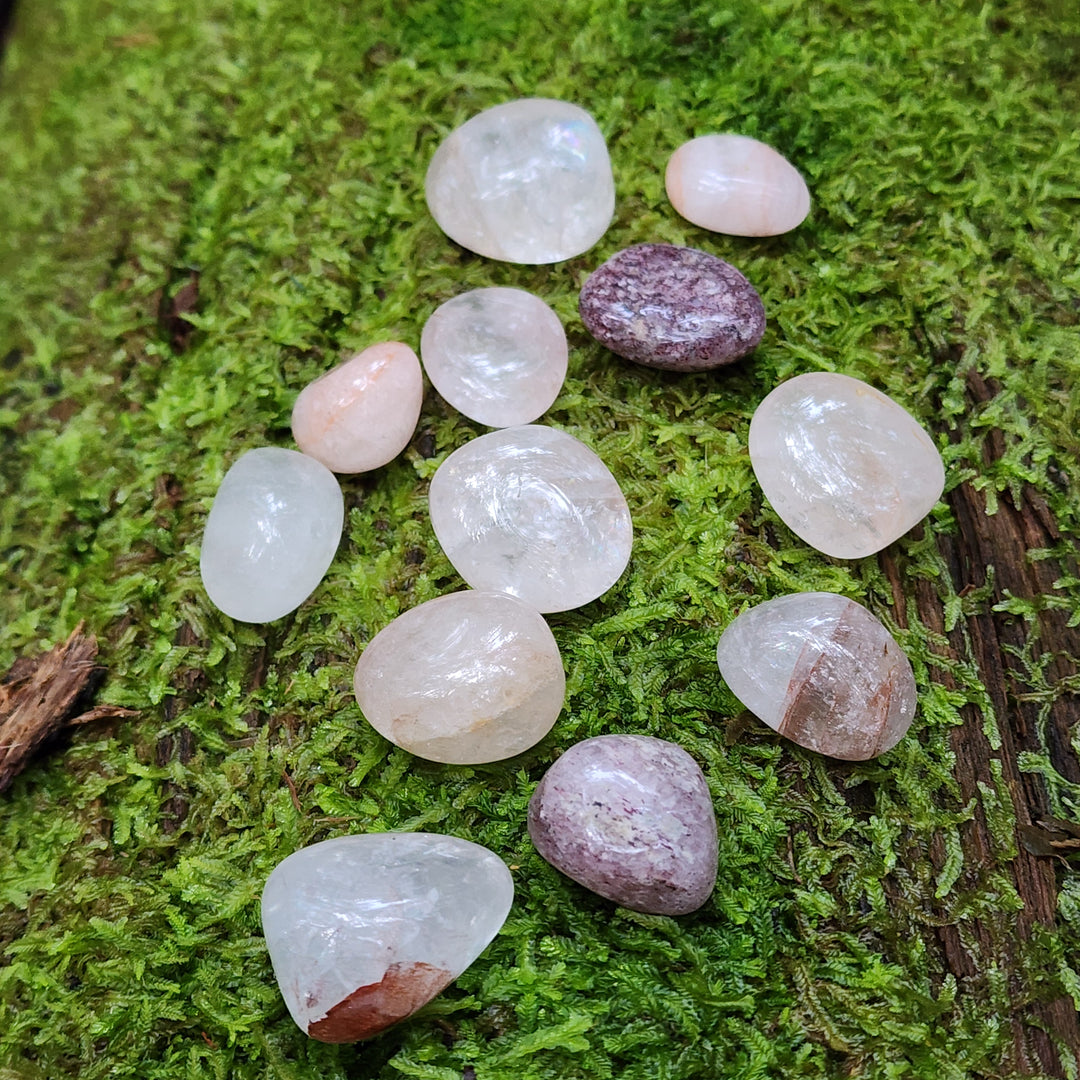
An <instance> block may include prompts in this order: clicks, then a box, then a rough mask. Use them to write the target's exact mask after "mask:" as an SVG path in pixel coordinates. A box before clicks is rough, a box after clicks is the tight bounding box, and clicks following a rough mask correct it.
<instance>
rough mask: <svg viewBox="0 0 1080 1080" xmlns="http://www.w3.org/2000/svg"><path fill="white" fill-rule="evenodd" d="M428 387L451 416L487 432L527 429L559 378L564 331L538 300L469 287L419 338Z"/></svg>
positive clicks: (552, 394)
mask: <svg viewBox="0 0 1080 1080" xmlns="http://www.w3.org/2000/svg"><path fill="white" fill-rule="evenodd" d="M420 355H421V357H422V358H423V361H424V370H425V371H426V372H427V373H428V378H429V379H431V383H432V385H433V386H434V387H435V389H436V390H438V391H439V393H440V394H442V396H443V397H444V398H446V400H447V401H448V402H449V403H450V404H451V405H453V406H454V408H455V409H457V410H458V411H459V412H461V413H464V414H465V416H467V417H469V418H470V419H471V420H477V421H479V422H480V423H481V424H487V425H488V426H489V427H510V426H511V425H513V424H529V423H532V421H533V420H536V419H537V418H538V417H539V416H542V415H543V414H544V413H545V412H547V410H548V409H549V408H550V407H551V405H552V403H553V402H554V401H555V399H556V398H557V397H558V396H559V391H560V390H561V389H562V385H563V381H564V380H565V379H566V365H567V355H568V350H567V345H566V331H564V330H563V325H562V323H561V322H560V321H559V316H558V315H556V314H555V312H554V311H552V310H551V308H549V307H548V306H547V304H545V303H544V301H543V300H541V299H540V297H538V296H534V295H533V294H532V293H528V292H525V291H524V290H522V289H502V288H495V289H474V290H473V291H472V292H467V293H463V294H462V295H461V296H455V297H454V298H453V300H448V301H447V302H446V303H445V304H443V305H442V306H441V307H438V308H436V310H435V312H434V313H433V314H432V316H431V318H430V319H428V321H427V323H426V324H425V325H424V331H423V333H422V334H421V336H420Z"/></svg>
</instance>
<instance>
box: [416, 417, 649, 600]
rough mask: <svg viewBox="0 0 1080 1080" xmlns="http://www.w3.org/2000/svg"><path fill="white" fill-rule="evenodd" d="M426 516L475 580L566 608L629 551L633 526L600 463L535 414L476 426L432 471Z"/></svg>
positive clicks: (615, 569)
mask: <svg viewBox="0 0 1080 1080" xmlns="http://www.w3.org/2000/svg"><path fill="white" fill-rule="evenodd" d="M430 510H431V524H432V526H433V527H434V529H435V535H436V537H438V540H439V543H440V544H441V545H442V548H443V551H444V552H446V556H447V558H448V559H449V560H450V562H451V563H453V565H454V569H455V570H457V572H458V573H459V574H460V575H461V576H462V577H463V578H464V579H465V580H466V582H468V583H469V585H471V586H472V587H473V588H474V589H491V590H494V591H495V592H506V593H510V594H511V595H513V596H518V597H520V598H521V599H522V600H524V601H525V602H526V603H528V604H531V605H532V606H533V607H534V608H536V609H537V611H542V612H552V611H567V610H569V609H570V608H576V607H580V606H581V605H582V604H587V603H589V602H590V601H592V600H595V599H596V598H597V597H599V596H602V595H603V594H604V593H605V592H607V590H608V589H610V588H611V586H612V585H614V584H615V582H616V581H618V580H619V577H620V576H621V574H622V572H623V570H624V569H625V568H626V564H627V563H628V562H629V560H630V548H631V544H632V540H633V528H632V525H631V522H630V511H629V508H628V507H627V505H626V499H625V497H624V496H623V493H622V492H621V491H620V490H619V485H618V483H617V482H616V480H615V478H614V477H613V476H612V475H611V472H610V471H609V470H608V467H607V466H606V465H605V464H604V463H603V462H602V461H601V460H600V458H599V457H597V456H596V454H594V453H593V451H592V450H590V449H589V448H588V447H587V446H585V444H584V443H582V442H579V441H578V440H577V439H575V438H574V437H573V436H572V435H568V434H567V433H566V432H565V431H559V430H557V429H555V428H550V427H544V426H542V425H539V424H527V425H524V426H522V427H512V428H504V429H502V430H501V431H492V432H490V433H489V434H487V435H481V436H480V438H478V439H473V440H472V442H469V443H466V444H465V445H464V446H462V447H460V448H459V449H457V450H455V451H454V452H453V453H452V454H451V455H450V456H449V457H448V458H447V459H446V460H445V461H444V462H443V463H442V464H441V465H440V466H439V468H438V470H437V471H436V473H435V475H434V476H433V477H432V480H431V490H430Z"/></svg>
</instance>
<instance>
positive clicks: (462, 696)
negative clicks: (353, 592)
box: [353, 590, 566, 765]
mask: <svg viewBox="0 0 1080 1080" xmlns="http://www.w3.org/2000/svg"><path fill="white" fill-rule="evenodd" d="M353 688H354V689H355V691H356V700H357V701H358V702H359V704H360V708H361V710H362V711H363V713H364V716H365V717H366V718H367V720H368V722H369V723H370V724H371V726H372V727H373V728H375V730H376V731H378V732H379V734H381V735H384V736H385V737H386V738H387V739H389V740H390V741H391V742H393V743H395V744H397V745H398V746H400V747H401V748H402V749H404V750H408V751H409V753H411V754H416V755H417V756H418V757H422V758H427V759H428V760H429V761H440V762H445V763H447V764H452V765H475V764H478V763H480V762H485V761H500V760H501V759H503V758H508V757H512V756H513V755H514V754H520V753H522V752H523V751H525V750H528V749H529V747H530V746H532V745H533V744H535V743H537V742H539V741H540V740H541V739H542V738H543V737H544V736H545V735H546V734H547V733H548V732H549V731H550V730H551V726H552V724H554V723H555V720H556V719H557V717H558V715H559V713H560V711H561V710H562V707H563V699H564V697H565V696H566V676H565V675H564V674H563V665H562V657H561V656H560V654H559V647H558V645H556V644H555V638H554V637H553V635H552V633H551V630H550V629H549V628H548V624H547V623H546V622H545V621H544V619H543V616H541V615H540V614H539V613H538V612H537V611H535V610H534V609H533V608H531V607H530V606H529V605H528V604H526V603H525V602H524V601H522V600H518V599H517V598H516V597H513V596H510V595H508V594H507V593H495V592H483V591H473V590H468V591H466V592H458V593H451V594H450V595H448V596H440V597H437V598H436V599H434V600H428V601H427V602H426V603H423V604H420V605H419V606H418V607H414V608H412V609H411V610H409V611H407V612H405V614H404V615H399V616H398V617H397V618H396V619H395V620H394V621H393V622H392V623H390V625H389V626H387V627H385V628H384V629H382V630H380V631H379V633H377V634H376V635H375V637H373V638H372V639H371V641H370V642H369V643H368V645H367V647H366V648H365V649H364V652H363V654H362V655H361V657H360V659H359V661H358V662H357V665H356V673H355V676H354V678H353Z"/></svg>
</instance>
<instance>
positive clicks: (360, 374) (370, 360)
mask: <svg viewBox="0 0 1080 1080" xmlns="http://www.w3.org/2000/svg"><path fill="white" fill-rule="evenodd" d="M423 400H424V377H423V374H422V373H421V371H420V361H419V360H418V359H417V357H416V353H414V352H413V351H412V349H410V348H409V346H408V345H403V344H402V343H401V342H400V341H383V342H380V343H379V344H378V345H372V346H370V347H369V348H367V349H365V350H364V351H363V352H361V353H357V354H356V356H354V357H352V359H350V360H346V361H345V363H343V364H339V365H338V366H337V367H335V368H332V369H331V370H330V371H328V372H327V373H326V374H325V375H321V376H320V377H319V378H318V379H316V380H315V381H314V382H313V383H309V384H308V385H307V386H305V387H304V389H303V390H301V391H300V396H299V397H297V399H296V404H295V405H294V406H293V412H292V431H293V438H294V439H295V440H296V445H297V446H299V447H300V449H301V450H302V451H303V452H304V453H305V454H307V455H308V456H310V457H313V458H315V459H316V460H317V461H321V462H322V463H323V464H324V465H325V466H326V467H327V468H328V469H332V470H333V471H334V472H337V473H362V472H369V471H370V470H371V469H377V468H379V467H380V466H381V465H385V464H386V463H387V462H389V461H393V460H394V458H396V457H397V456H398V454H400V453H401V451H402V450H404V449H405V447H406V446H408V444H409V440H410V439H411V438H412V434H413V431H414V430H415V429H416V422H417V420H418V419H419V418H420V406H421V405H422V404H423Z"/></svg>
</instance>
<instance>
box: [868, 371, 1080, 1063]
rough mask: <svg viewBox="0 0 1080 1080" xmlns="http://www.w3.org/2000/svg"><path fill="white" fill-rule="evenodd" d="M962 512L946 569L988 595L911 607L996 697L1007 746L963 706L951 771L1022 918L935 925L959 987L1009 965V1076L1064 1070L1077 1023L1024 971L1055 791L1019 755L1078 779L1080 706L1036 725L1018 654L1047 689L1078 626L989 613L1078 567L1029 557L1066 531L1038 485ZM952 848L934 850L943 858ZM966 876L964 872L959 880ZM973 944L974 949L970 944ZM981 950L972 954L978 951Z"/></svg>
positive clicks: (952, 497) (960, 493)
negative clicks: (966, 607) (1002, 824)
mask: <svg viewBox="0 0 1080 1080" xmlns="http://www.w3.org/2000/svg"><path fill="white" fill-rule="evenodd" d="M995 391H996V388H995V387H994V386H993V385H992V384H990V383H987V382H986V381H984V380H983V379H982V377H981V376H979V375H978V374H977V373H975V372H969V373H968V392H969V395H970V397H971V399H972V400H973V401H974V402H976V403H979V402H985V401H989V400H990V399H991V398H992V397H993V396H994V393H995ZM1003 453H1004V442H1003V439H1002V437H1001V434H1000V433H999V432H992V433H991V434H990V436H989V438H988V440H987V446H986V456H987V459H988V460H989V461H993V460H995V459H997V458H1000V457H1001V456H1002V454H1003ZM947 500H948V502H949V505H950V506H951V508H952V510H953V514H954V515H955V518H956V523H957V529H956V532H955V535H951V536H941V537H939V539H938V545H939V548H940V550H941V553H942V555H943V557H944V559H945V561H946V564H947V565H948V568H949V573H950V576H951V578H952V582H953V585H954V588H955V590H956V592H957V593H961V594H963V592H964V590H965V589H968V590H969V591H970V589H971V588H980V587H982V586H984V585H985V584H986V582H987V580H988V569H989V568H991V567H992V568H993V582H992V589H991V596H990V600H989V602H987V603H985V604H981V605H980V611H979V613H977V614H974V615H971V616H969V617H967V618H966V620H962V621H961V622H960V623H958V624H957V626H956V627H955V628H954V629H953V630H952V631H951V632H948V633H946V630H945V624H944V617H943V610H942V604H941V600H940V597H939V596H938V593H937V590H936V587H935V585H934V583H933V582H931V581H925V580H920V581H918V582H917V583H916V585H915V602H916V605H917V610H918V615H919V618H920V619H921V620H922V622H923V623H924V624H925V625H926V626H927V627H928V628H929V629H930V630H932V631H934V632H935V633H937V634H940V635H943V636H945V637H946V638H947V640H948V642H949V649H948V652H947V654H946V655H947V657H948V658H950V659H959V658H964V657H970V658H972V659H974V661H975V662H976V663H977V665H978V670H979V673H980V676H981V678H982V681H983V684H984V685H985V687H986V690H987V692H988V694H989V696H990V699H991V701H992V703H993V709H994V715H995V717H996V719H997V727H998V731H999V732H1000V740H1001V746H1000V748H999V749H997V750H995V749H994V748H993V747H992V746H991V744H990V741H989V740H988V739H987V737H986V735H985V733H984V731H983V725H982V719H981V717H980V715H979V713H978V711H977V710H976V709H975V707H974V706H968V707H966V708H965V710H964V723H963V725H962V726H961V727H958V728H956V729H954V730H953V732H952V749H953V751H954V752H955V755H956V768H955V774H956V778H957V781H958V783H959V786H960V789H961V793H962V797H963V799H964V801H965V802H966V801H968V800H972V799H973V800H974V801H975V804H976V806H977V807H978V808H979V809H978V811H977V812H976V814H975V816H974V818H973V819H972V820H971V821H970V822H968V823H966V825H965V827H964V828H963V830H962V833H961V843H962V846H963V851H964V867H965V869H964V874H965V875H970V879H977V878H978V877H980V876H981V875H983V874H985V873H986V872H987V870H989V869H993V868H995V867H996V868H998V869H1001V870H1005V871H1006V872H1008V873H1010V874H1011V875H1012V879H1013V882H1014V884H1015V886H1016V890H1017V892H1018V893H1019V895H1020V897H1021V898H1022V900H1023V903H1024V908H1023V910H1022V911H1020V912H1019V913H1018V914H1017V915H1016V917H1015V925H1013V924H1011V923H1009V922H1007V921H1006V920H1004V919H1003V924H997V925H990V923H991V922H994V920H975V921H974V922H973V925H971V926H970V927H969V928H967V929H968V933H969V934H970V936H969V937H968V936H967V935H965V937H966V938H967V945H965V942H964V940H962V938H961V933H960V931H959V928H958V927H957V926H956V925H955V924H954V923H952V922H949V921H946V920H945V919H943V920H942V921H943V922H944V923H945V924H944V925H942V926H941V928H940V929H939V931H938V939H939V943H940V948H941V951H942V954H943V956H944V960H945V963H946V965H947V967H948V969H949V970H950V971H951V972H952V973H953V974H954V975H955V976H956V979H957V983H958V986H959V989H960V992H961V993H963V992H964V991H965V990H970V991H972V992H975V993H977V992H978V989H979V983H980V981H981V980H982V978H983V977H984V975H985V974H986V970H985V969H986V967H987V965H988V963H989V964H991V965H993V966H994V967H997V968H998V969H999V970H1002V971H1004V972H1007V973H1008V974H1009V977H1010V980H1011V981H1012V983H1013V987H1012V988H1013V989H1014V990H1015V994H1014V996H1013V999H1014V1001H1015V1002H1016V1005H1015V1008H1014V1010H1013V1012H1012V1015H1011V1016H1010V1017H1009V1018H1008V1019H1009V1023H1010V1025H1011V1029H1012V1061H1011V1062H1010V1063H1008V1064H1009V1065H1011V1071H1012V1072H1013V1073H1014V1074H1017V1073H1018V1074H1020V1075H1049V1076H1053V1077H1065V1076H1066V1075H1067V1074H1066V1072H1065V1067H1064V1064H1063V1062H1062V1060H1061V1057H1060V1055H1059V1052H1058V1047H1064V1048H1066V1050H1065V1052H1066V1053H1068V1054H1070V1055H1071V1056H1072V1057H1073V1058H1075V1059H1076V1060H1077V1062H1078V1063H1080V1022H1078V1018H1077V1013H1076V1010H1075V1008H1074V1006H1073V1003H1072V1001H1071V999H1070V998H1069V997H1068V996H1065V995H1062V996H1061V997H1059V998H1057V999H1055V1000H1051V1001H1045V1000H1044V1001H1032V1000H1031V992H1030V987H1027V986H1026V985H1025V981H1024V979H1023V977H1022V970H1021V969H1022V959H1021V955H1022V953H1023V952H1024V950H1025V948H1026V947H1028V948H1029V946H1028V943H1029V942H1030V940H1031V937H1032V934H1033V932H1034V931H1035V930H1036V928H1037V927H1039V926H1043V927H1048V928H1053V927H1054V925H1055V922H1056V913H1057V882H1056V871H1057V868H1058V865H1059V862H1058V860H1057V859H1056V858H1052V857H1051V858H1048V857H1045V856H1043V857H1040V855H1038V854H1036V853H1035V852H1036V851H1037V850H1038V848H1037V845H1033V844H1032V843H1031V836H1032V835H1037V834H1038V832H1039V831H1041V826H1040V825H1039V822H1042V821H1044V820H1046V819H1047V818H1049V817H1050V816H1051V815H1050V813H1049V807H1048V796H1047V790H1046V787H1045V783H1044V781H1043V778H1042V777H1041V776H1038V775H1034V774H1031V773H1023V772H1021V770H1020V768H1019V764H1018V761H1019V757H1020V755H1021V754H1022V753H1024V752H1025V751H1034V752H1037V753H1040V754H1043V755H1047V754H1048V755H1049V757H1050V760H1051V762H1052V764H1053V765H1054V767H1055V768H1056V769H1057V770H1058V772H1059V773H1060V774H1061V775H1062V776H1064V777H1065V778H1066V779H1068V780H1070V781H1072V782H1074V783H1075V782H1080V763H1078V762H1077V760H1076V756H1075V755H1074V754H1073V752H1072V750H1071V747H1070V735H1071V731H1072V729H1073V728H1074V727H1075V725H1076V724H1077V723H1078V722H1080V702H1078V701H1077V699H1076V697H1075V696H1073V695H1071V694H1070V693H1069V692H1068V690H1067V689H1064V688H1063V689H1062V692H1060V693H1057V694H1055V695H1054V698H1053V701H1052V705H1051V707H1050V710H1049V718H1048V719H1047V718H1045V717H1044V718H1043V719H1041V720H1040V715H1039V714H1040V711H1041V703H1040V701H1039V700H1036V699H1035V695H1034V694H1032V692H1031V691H1033V690H1034V689H1035V688H1034V687H1032V686H1031V685H1030V683H1031V679H1030V675H1029V674H1028V672H1026V671H1025V669H1024V664H1023V662H1022V661H1021V660H1020V658H1019V657H1018V656H1017V655H1016V654H1015V653H1014V652H1013V651H1011V650H1017V651H1018V652H1021V653H1022V652H1023V650H1024V649H1025V648H1027V649H1028V650H1031V655H1033V657H1034V658H1036V659H1038V658H1040V657H1042V658H1044V659H1045V657H1046V656H1047V654H1050V658H1049V660H1048V661H1047V662H1046V668H1045V678H1046V681H1047V683H1048V684H1051V685H1052V684H1054V683H1059V682H1061V681H1062V680H1064V679H1066V678H1068V677H1070V676H1075V673H1076V658H1077V657H1080V629H1078V628H1076V627H1069V626H1068V618H1067V615H1068V613H1067V612H1063V611H1062V610H1060V609H1056V608H1044V609H1043V610H1041V611H1040V612H1039V617H1038V624H1037V625H1027V624H1025V622H1024V620H1023V619H1021V618H1018V617H1016V616H1012V615H1009V614H1008V613H1006V612H995V611H994V610H993V608H994V607H995V606H996V605H997V604H998V603H999V602H1001V601H1002V600H1004V599H1006V597H1007V596H1013V597H1019V598H1035V597H1041V596H1047V595H1052V594H1053V593H1054V582H1055V580H1057V579H1058V577H1060V576H1061V574H1062V573H1063V572H1070V573H1075V566H1069V567H1062V566H1060V565H1058V564H1057V563H1056V562H1055V561H1054V560H1051V559H1046V560H1032V559H1030V558H1029V557H1028V553H1029V552H1030V551H1031V550H1032V549H1036V548H1047V547H1051V546H1052V545H1053V544H1054V543H1055V542H1057V541H1059V540H1060V533H1059V532H1058V529H1057V526H1056V524H1055V522H1054V520H1053V516H1052V514H1051V513H1050V511H1049V508H1048V507H1047V505H1046V503H1045V501H1044V500H1043V499H1042V498H1041V496H1039V495H1038V493H1037V492H1035V491H1034V490H1033V489H1031V488H1028V489H1027V490H1025V492H1024V495H1023V498H1022V499H1021V500H1020V505H1018V506H1017V505H1013V504H1012V503H1011V502H1009V501H1007V500H1006V499H1002V500H1001V501H1000V502H999V504H998V507H997V510H996V512H995V513H993V514H988V513H987V505H986V500H985V498H984V497H983V495H982V494H981V493H980V492H979V491H976V490H975V488H974V487H972V485H971V484H970V483H966V482H965V483H963V484H961V485H959V486H958V487H957V488H956V489H954V490H953V491H952V492H951V493H950V494H949V495H948V497H947ZM881 562H882V565H883V567H884V569H885V572H886V574H888V576H889V578H890V580H891V582H892V586H893V596H894V600H895V602H896V607H897V615H898V618H899V620H900V622H901V624H906V600H905V597H904V594H903V590H902V587H901V584H900V574H899V571H898V568H897V566H896V563H895V562H894V561H893V557H892V555H891V554H890V553H888V552H886V553H883V554H882V556H881ZM936 677H937V678H938V679H939V680H940V681H941V682H942V683H943V684H944V685H946V686H953V685H955V683H954V681H953V680H952V677H951V675H950V674H949V672H948V671H945V670H943V669H939V670H937V672H936ZM992 761H997V762H999V763H1000V767H1001V770H1002V774H1003V776H1004V780H1005V783H1006V784H1007V785H1008V789H1009V793H1010V795H1011V797H1012V803H1013V807H1014V810H1015V814H1016V825H1017V834H1018V835H1017V843H1016V851H1017V854H1016V856H1015V857H1014V858H1011V859H1008V860H1007V861H1006V862H1005V865H1001V862H1002V860H1000V856H999V853H998V852H997V851H995V843H994V840H993V838H992V836H991V833H990V829H989V827H988V825H987V822H986V819H985V817H984V816H983V813H982V808H981V796H980V791H979V788H978V781H980V780H982V781H984V782H985V781H989V780H990V778H991V776H992V773H991V762H992ZM943 857H944V853H943V851H941V850H938V851H937V852H936V853H935V858H936V859H937V860H938V861H939V862H940V861H941V860H942V859H943ZM962 883H963V879H961V884H962ZM969 947H970V950H971V951H969ZM973 953H974V955H972V954H973Z"/></svg>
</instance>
